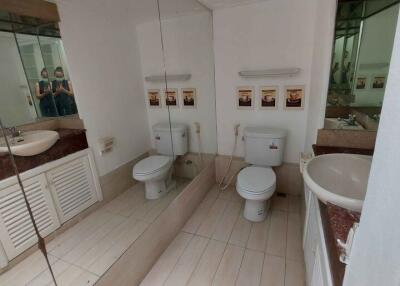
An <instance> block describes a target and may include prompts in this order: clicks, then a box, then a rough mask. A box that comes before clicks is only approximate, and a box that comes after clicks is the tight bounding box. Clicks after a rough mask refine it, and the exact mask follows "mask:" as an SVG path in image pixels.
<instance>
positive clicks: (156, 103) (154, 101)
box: [146, 89, 162, 109]
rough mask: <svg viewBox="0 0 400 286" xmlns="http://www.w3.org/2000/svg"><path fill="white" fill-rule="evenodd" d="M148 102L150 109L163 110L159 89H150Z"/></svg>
mask: <svg viewBox="0 0 400 286" xmlns="http://www.w3.org/2000/svg"><path fill="white" fill-rule="evenodd" d="M146 101H147V105H148V107H149V108H157V109H159V108H161V107H162V101H161V91H160V90H159V89H148V90H147V97H146Z"/></svg>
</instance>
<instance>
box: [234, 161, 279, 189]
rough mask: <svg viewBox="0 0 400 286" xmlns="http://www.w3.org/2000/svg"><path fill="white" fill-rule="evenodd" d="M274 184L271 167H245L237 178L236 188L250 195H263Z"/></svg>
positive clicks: (273, 174) (274, 177)
mask: <svg viewBox="0 0 400 286" xmlns="http://www.w3.org/2000/svg"><path fill="white" fill-rule="evenodd" d="M275 183H276V176H275V173H274V171H273V170H272V168H271V167H253V166H252V167H246V168H244V169H243V170H242V171H240V173H239V175H238V178H237V186H238V187H239V188H240V189H242V190H244V191H247V192H251V193H264V192H266V191H268V190H269V189H271V188H272V187H274V186H275Z"/></svg>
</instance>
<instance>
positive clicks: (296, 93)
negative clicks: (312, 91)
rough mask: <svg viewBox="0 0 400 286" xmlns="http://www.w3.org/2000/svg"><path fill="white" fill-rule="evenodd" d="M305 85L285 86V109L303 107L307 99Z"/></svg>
mask: <svg viewBox="0 0 400 286" xmlns="http://www.w3.org/2000/svg"><path fill="white" fill-rule="evenodd" d="M304 91H305V87H304V85H295V86H286V87H285V109H290V110H294V109H303V108H304V101H305V98H304V97H305V92H304Z"/></svg>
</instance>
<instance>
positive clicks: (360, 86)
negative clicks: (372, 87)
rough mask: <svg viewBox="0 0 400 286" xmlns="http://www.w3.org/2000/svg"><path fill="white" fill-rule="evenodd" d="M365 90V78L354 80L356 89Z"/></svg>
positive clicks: (360, 77)
mask: <svg viewBox="0 0 400 286" xmlns="http://www.w3.org/2000/svg"><path fill="white" fill-rule="evenodd" d="M366 88H367V77H366V76H358V77H357V79H356V89H358V90H360V89H366Z"/></svg>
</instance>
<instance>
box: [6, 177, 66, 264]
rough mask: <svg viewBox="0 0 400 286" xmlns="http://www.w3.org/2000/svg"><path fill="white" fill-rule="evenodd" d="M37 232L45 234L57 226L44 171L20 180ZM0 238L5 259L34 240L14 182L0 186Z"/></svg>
mask: <svg viewBox="0 0 400 286" xmlns="http://www.w3.org/2000/svg"><path fill="white" fill-rule="evenodd" d="M23 185H24V189H25V192H26V195H27V198H28V201H29V203H30V205H31V209H32V212H33V216H34V218H35V221H36V225H37V226H38V229H39V232H40V234H41V235H42V236H43V237H45V236H46V235H48V234H50V233H51V232H53V231H54V230H56V229H57V228H58V227H59V226H60V222H59V220H58V217H57V213H56V210H55V207H54V203H53V200H52V198H51V194H50V190H49V189H48V188H47V180H46V177H45V175H44V174H42V175H38V176H36V177H33V178H31V179H28V180H25V181H23ZM0 240H1V242H2V244H3V246H4V249H5V252H6V254H7V256H8V259H10V260H11V259H13V258H14V257H16V256H17V255H18V254H20V253H21V252H23V251H24V250H26V249H27V248H29V247H30V246H32V245H34V244H35V243H36V242H37V238H36V234H35V231H34V228H33V224H32V221H31V219H30V216H29V213H28V209H27V207H26V204H25V201H24V198H23V195H22V191H21V188H20V186H19V185H18V184H16V185H13V186H10V187H8V188H5V189H3V190H0Z"/></svg>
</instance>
